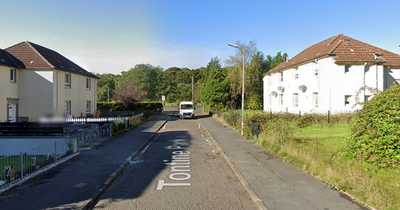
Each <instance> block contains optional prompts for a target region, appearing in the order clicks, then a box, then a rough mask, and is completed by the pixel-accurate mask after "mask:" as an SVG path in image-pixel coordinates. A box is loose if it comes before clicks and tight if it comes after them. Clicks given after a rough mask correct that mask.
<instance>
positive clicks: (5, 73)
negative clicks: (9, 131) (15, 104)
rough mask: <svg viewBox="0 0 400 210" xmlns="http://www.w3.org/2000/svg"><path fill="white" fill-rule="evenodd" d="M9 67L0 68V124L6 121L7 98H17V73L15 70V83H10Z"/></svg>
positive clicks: (18, 80)
mask: <svg viewBox="0 0 400 210" xmlns="http://www.w3.org/2000/svg"><path fill="white" fill-rule="evenodd" d="M10 69H13V68H11V67H7V66H0V122H6V121H7V112H8V107H7V98H14V99H17V98H18V84H19V82H20V79H19V71H18V70H17V73H16V76H17V80H16V83H12V82H10Z"/></svg>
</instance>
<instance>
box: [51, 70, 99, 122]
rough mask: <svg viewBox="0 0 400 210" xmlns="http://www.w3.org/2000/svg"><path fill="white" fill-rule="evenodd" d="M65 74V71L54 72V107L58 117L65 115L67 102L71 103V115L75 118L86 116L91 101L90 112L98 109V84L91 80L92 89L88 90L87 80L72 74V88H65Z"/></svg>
mask: <svg viewBox="0 0 400 210" xmlns="http://www.w3.org/2000/svg"><path fill="white" fill-rule="evenodd" d="M65 74H66V72H63V71H58V70H55V71H54V77H53V78H54V81H55V85H54V94H53V98H54V106H53V110H54V113H55V115H56V116H59V117H60V116H64V115H65V101H71V114H72V115H73V116H74V117H81V116H86V102H87V101H88V100H90V102H91V107H90V112H91V113H93V111H94V110H95V108H96V103H97V82H96V80H95V79H93V78H90V81H91V82H90V89H89V90H87V88H86V78H88V77H85V76H81V75H78V74H71V87H70V88H66V87H65Z"/></svg>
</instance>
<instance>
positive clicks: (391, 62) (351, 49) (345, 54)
mask: <svg viewBox="0 0 400 210" xmlns="http://www.w3.org/2000/svg"><path fill="white" fill-rule="evenodd" d="M327 56H332V58H333V59H334V60H335V63H342V64H343V63H357V62H358V63H364V62H376V61H377V62H378V63H381V64H383V65H385V66H400V55H398V54H395V53H392V52H389V51H387V50H384V49H381V48H378V47H375V46H372V45H370V44H367V43H364V42H361V41H358V40H356V39H353V38H351V37H348V36H345V35H343V34H338V35H336V36H333V37H331V38H329V39H326V40H324V41H322V42H319V43H317V44H315V45H313V46H311V47H309V48H307V49H305V50H304V51H302V52H301V53H299V54H298V55H296V56H295V57H293V58H292V59H290V60H289V61H287V62H283V63H280V64H279V65H278V66H276V67H274V68H273V69H271V71H269V72H267V73H273V72H277V71H282V70H286V69H289V68H293V67H295V66H298V65H301V64H303V63H307V62H310V61H314V60H315V59H319V58H323V57H327ZM376 56H377V57H376ZM375 59H376V60H375Z"/></svg>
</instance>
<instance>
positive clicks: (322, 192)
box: [199, 116, 368, 210]
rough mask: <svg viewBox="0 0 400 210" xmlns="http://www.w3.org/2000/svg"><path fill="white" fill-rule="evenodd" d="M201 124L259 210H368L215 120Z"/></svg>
mask: <svg viewBox="0 0 400 210" xmlns="http://www.w3.org/2000/svg"><path fill="white" fill-rule="evenodd" d="M199 121H200V122H201V124H202V125H203V126H204V127H205V128H206V130H207V131H208V133H209V134H210V136H211V137H212V139H213V141H214V143H215V144H216V146H217V148H218V149H219V150H220V151H221V154H222V155H223V157H224V158H225V160H226V161H227V163H228V164H229V165H230V166H231V168H232V170H233V171H234V172H235V173H236V175H237V176H238V178H239V180H240V181H241V183H242V185H243V186H244V187H245V188H246V190H247V191H248V193H249V195H250V197H251V198H252V199H253V202H254V203H255V204H256V205H257V208H258V209H268V210H275V209H277V210H292V209H296V210H300V209H304V210H312V209H320V210H321V209H322V210H336V209H337V210H344V209H368V208H366V207H364V206H362V205H360V204H357V203H356V202H355V201H353V200H352V198H351V197H350V196H348V195H346V194H343V193H339V192H338V191H335V190H333V189H331V188H330V186H329V185H327V184H325V183H323V182H321V181H319V180H317V179H316V178H315V177H313V176H311V175H309V174H307V173H305V172H304V171H302V170H300V169H299V168H297V167H295V166H293V165H291V164H289V163H286V162H283V161H282V160H281V159H279V158H276V157H274V156H272V155H271V154H269V153H268V152H266V151H264V150H262V149H261V148H259V147H258V146H256V145H254V144H253V143H252V142H251V141H250V140H247V139H245V138H242V137H241V136H240V134H239V133H238V132H236V131H234V130H232V129H231V128H229V127H228V126H226V125H223V124H222V123H220V122H218V121H216V120H215V119H213V118H211V117H205V116H199Z"/></svg>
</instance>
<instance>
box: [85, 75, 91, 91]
mask: <svg viewBox="0 0 400 210" xmlns="http://www.w3.org/2000/svg"><path fill="white" fill-rule="evenodd" d="M90 87H91V85H90V78H86V90H90Z"/></svg>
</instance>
